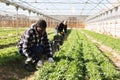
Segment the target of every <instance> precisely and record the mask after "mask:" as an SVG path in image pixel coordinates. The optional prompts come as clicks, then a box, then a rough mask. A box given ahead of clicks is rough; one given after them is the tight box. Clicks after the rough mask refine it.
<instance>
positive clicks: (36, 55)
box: [18, 45, 44, 60]
mask: <svg viewBox="0 0 120 80" xmlns="http://www.w3.org/2000/svg"><path fill="white" fill-rule="evenodd" d="M29 50H30V52H31V54H30V55H31V56H30V57H32V59H33V60H39V59H40V57H41V55H42V54H43V53H44V46H43V45H39V46H33V47H31V48H30V49H29ZM18 53H19V54H20V55H22V56H25V55H24V53H23V51H22V48H18Z"/></svg>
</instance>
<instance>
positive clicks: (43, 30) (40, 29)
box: [37, 27, 46, 35]
mask: <svg viewBox="0 0 120 80" xmlns="http://www.w3.org/2000/svg"><path fill="white" fill-rule="evenodd" d="M45 29H46V28H43V27H37V31H38V33H39V34H42V35H43V34H44V33H45Z"/></svg>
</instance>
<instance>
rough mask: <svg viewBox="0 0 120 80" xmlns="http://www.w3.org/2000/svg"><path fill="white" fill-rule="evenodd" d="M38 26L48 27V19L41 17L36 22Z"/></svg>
mask: <svg viewBox="0 0 120 80" xmlns="http://www.w3.org/2000/svg"><path fill="white" fill-rule="evenodd" d="M36 25H37V26H39V27H43V28H46V27H47V24H46V21H45V20H43V19H39V20H38V21H37V23H36Z"/></svg>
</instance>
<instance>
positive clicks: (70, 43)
mask: <svg viewBox="0 0 120 80" xmlns="http://www.w3.org/2000/svg"><path fill="white" fill-rule="evenodd" d="M54 60H55V62H54V63H45V65H44V66H43V67H42V68H40V69H39V72H38V75H36V77H35V80H119V79H120V77H119V76H120V74H119V72H118V71H117V70H116V69H115V67H114V65H113V64H112V63H111V61H110V60H109V59H108V58H107V57H106V56H105V55H104V53H102V52H100V51H99V50H98V49H97V47H96V46H95V45H94V44H92V43H91V42H90V41H89V40H88V39H87V38H86V37H85V36H84V35H83V34H81V33H80V31H77V30H73V31H72V32H71V33H70V34H69V36H68V38H67V41H65V42H64V44H63V45H62V47H61V49H60V51H59V52H57V53H55V55H54Z"/></svg>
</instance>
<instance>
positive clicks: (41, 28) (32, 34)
mask: <svg viewBox="0 0 120 80" xmlns="http://www.w3.org/2000/svg"><path fill="white" fill-rule="evenodd" d="M46 27H47V24H46V21H45V20H43V19H39V20H38V21H37V22H36V23H35V24H32V25H31V26H30V27H29V28H28V29H27V30H25V32H24V33H23V34H22V35H21V37H20V39H19V41H18V43H17V47H18V53H19V54H20V55H23V56H25V57H26V58H27V59H26V61H25V68H26V69H27V70H28V71H31V69H30V66H29V65H30V64H31V65H33V66H36V65H37V66H38V67H40V66H42V64H43V63H42V60H41V58H42V56H43V55H45V56H46V58H47V60H48V62H53V61H54V60H53V58H52V48H51V45H50V42H49V40H48V37H47V32H46Z"/></svg>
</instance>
